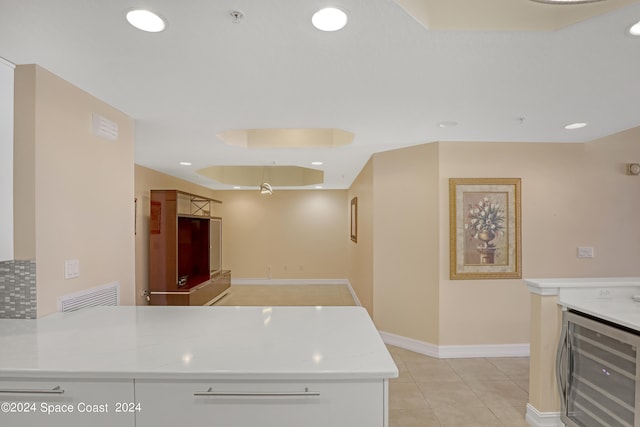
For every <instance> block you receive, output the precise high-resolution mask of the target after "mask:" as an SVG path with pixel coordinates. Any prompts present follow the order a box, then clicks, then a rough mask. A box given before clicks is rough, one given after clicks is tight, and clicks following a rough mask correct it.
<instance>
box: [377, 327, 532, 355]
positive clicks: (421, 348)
mask: <svg viewBox="0 0 640 427" xmlns="http://www.w3.org/2000/svg"><path fill="white" fill-rule="evenodd" d="M380 336H381V337H382V340H383V341H384V342H385V344H389V345H393V346H396V347H400V348H403V349H405V350H410V351H414V352H416V353H420V354H424V355H426V356H431V357H436V358H438V359H459V358H470V357H527V356H529V349H530V347H529V344H486V345H440V346H438V345H435V344H431V343H428V342H424V341H419V340H415V339H413V338H407V337H403V336H400V335H396V334H392V333H389V332H383V331H380Z"/></svg>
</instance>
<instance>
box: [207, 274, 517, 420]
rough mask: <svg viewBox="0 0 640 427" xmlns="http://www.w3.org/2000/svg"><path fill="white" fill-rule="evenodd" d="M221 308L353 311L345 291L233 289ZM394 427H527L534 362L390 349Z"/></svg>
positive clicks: (324, 288) (269, 287)
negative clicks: (448, 356) (345, 308)
mask: <svg viewBox="0 0 640 427" xmlns="http://www.w3.org/2000/svg"><path fill="white" fill-rule="evenodd" d="M216 305H227V306H229V305H230V306H236V305H258V306H264V305H273V306H277V305H312V306H314V305H354V301H353V298H352V297H351V294H350V293H349V290H348V288H347V287H346V286H343V285H301V286H296V285H282V286H280V285H257V286H250V285H240V286H237V285H234V286H231V288H230V291H229V294H228V295H226V296H225V297H224V298H222V299H221V300H220V301H218V302H217V303H216ZM389 351H390V352H391V356H392V357H393V359H394V360H395V362H396V365H397V366H398V369H399V371H400V376H399V377H398V378H396V379H393V380H391V381H390V384H389V409H390V416H389V427H476V426H477V427H528V424H527V423H526V421H525V420H524V416H525V412H526V404H527V401H528V389H529V358H527V357H517V358H477V359H435V358H432V357H429V356H424V355H422V354H418V353H414V352H411V351H408V350H404V349H401V348H397V347H392V346H389Z"/></svg>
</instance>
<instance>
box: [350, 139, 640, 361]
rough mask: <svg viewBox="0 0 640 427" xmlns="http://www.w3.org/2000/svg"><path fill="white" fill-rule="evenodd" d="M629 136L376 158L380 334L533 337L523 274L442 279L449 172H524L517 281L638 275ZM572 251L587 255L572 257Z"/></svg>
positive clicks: (637, 148)
mask: <svg viewBox="0 0 640 427" xmlns="http://www.w3.org/2000/svg"><path fill="white" fill-rule="evenodd" d="M638 140H640V128H635V129H630V130H628V131H626V132H621V133H619V134H616V135H611V136H609V137H606V138H602V139H599V140H597V141H593V142H590V143H585V144H578V143H576V144H543V143H498V142H446V143H444V142H440V143H431V144H424V145H420V146H415V147H409V148H404V149H399V150H394V151H389V152H384V153H378V154H375V155H374V156H373V166H372V172H371V173H372V175H373V190H372V192H373V196H372V197H373V209H372V210H373V218H374V226H373V230H372V233H373V235H374V237H373V258H372V265H371V267H370V268H371V271H372V277H373V279H372V283H373V285H372V286H373V291H372V292H373V298H374V307H373V317H374V320H375V322H376V326H377V327H378V329H380V330H381V331H384V332H388V333H391V334H395V335H397V336H400V337H405V338H408V339H409V340H417V341H419V342H422V343H426V344H433V345H436V346H438V347H441V348H442V347H448V346H449V347H450V348H454V347H455V346H469V347H473V346H477V347H476V348H481V347H484V346H497V347H495V348H498V347H500V346H505V345H506V346H511V345H514V346H515V345H517V347H514V349H516V348H517V349H521V348H524V346H526V345H527V344H528V343H529V341H530V326H531V325H530V322H531V321H530V308H531V307H530V296H529V292H528V290H527V288H526V286H525V285H524V281H523V280H520V279H518V280H450V279H449V178H474V177H476V178H479V177H484V178H518V177H519V178H521V179H522V271H523V277H536V278H544V277H551V278H554V277H594V276H595V277H597V276H601V277H602V276H638V275H640V267H639V265H640V264H638V262H637V261H638V260H637V258H638V254H640V238H639V237H638V236H639V235H640V234H639V233H640V232H639V231H638V230H639V228H638V225H637V212H640V177H638V176H628V175H626V174H625V164H626V163H627V162H637V161H638V160H639V159H640V144H638V143H637V141H638ZM355 188H357V187H354V189H352V190H351V191H352V192H355ZM354 194H355V193H354ZM578 246H591V247H593V248H594V252H595V257H594V258H592V259H579V258H577V247H578ZM418 347H419V346H418ZM425 348H426V347H425ZM519 351H520V350H518V352H519Z"/></svg>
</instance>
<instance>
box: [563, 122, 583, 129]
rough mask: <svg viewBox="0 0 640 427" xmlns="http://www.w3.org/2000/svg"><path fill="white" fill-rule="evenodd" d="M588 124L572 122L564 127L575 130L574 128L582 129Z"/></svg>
mask: <svg viewBox="0 0 640 427" xmlns="http://www.w3.org/2000/svg"><path fill="white" fill-rule="evenodd" d="M586 125H587V124H586V123H570V124H568V125H566V126H565V127H564V128H565V129H567V130H574V129H581V128H583V127H585V126H586Z"/></svg>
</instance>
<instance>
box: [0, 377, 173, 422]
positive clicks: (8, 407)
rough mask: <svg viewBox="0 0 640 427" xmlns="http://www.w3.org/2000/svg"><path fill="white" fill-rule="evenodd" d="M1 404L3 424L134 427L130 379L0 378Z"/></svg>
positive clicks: (134, 408)
mask: <svg viewBox="0 0 640 427" xmlns="http://www.w3.org/2000/svg"><path fill="white" fill-rule="evenodd" d="M0 405H2V408H1V410H0V425H1V426H2V427H14V426H15V427H18V426H20V427H24V426H33V427H38V426H47V427H50V426H53V427H57V426H64V427H76V426H77V427H87V426H90V427H114V426H117V427H135V415H136V405H135V403H134V394H133V380H122V381H110V380H72V381H70V380H65V379H62V380H57V379H15V380H13V379H0ZM138 408H139V407H138ZM139 409H141V408H139ZM159 425H162V424H159Z"/></svg>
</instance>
